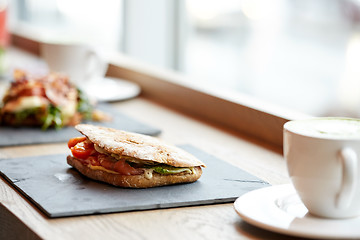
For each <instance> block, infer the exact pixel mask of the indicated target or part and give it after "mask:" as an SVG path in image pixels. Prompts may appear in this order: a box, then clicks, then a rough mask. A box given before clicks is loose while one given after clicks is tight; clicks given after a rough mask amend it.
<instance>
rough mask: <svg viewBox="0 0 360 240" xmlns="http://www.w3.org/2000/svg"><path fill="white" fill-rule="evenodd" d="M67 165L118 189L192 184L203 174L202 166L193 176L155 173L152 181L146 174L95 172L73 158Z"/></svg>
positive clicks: (69, 157)
mask: <svg viewBox="0 0 360 240" xmlns="http://www.w3.org/2000/svg"><path fill="white" fill-rule="evenodd" d="M67 163H68V164H69V165H71V166H72V167H74V168H75V169H77V170H78V171H79V172H80V173H82V174H83V175H85V176H87V177H89V178H91V179H94V180H98V181H102V182H106V183H109V184H112V185H114V186H118V187H125V188H150V187H158V186H165V185H172V184H177V183H190V182H195V181H196V180H198V179H199V178H200V176H201V174H202V169H201V167H200V166H197V167H194V171H193V173H192V174H189V173H179V174H169V175H162V174H158V173H155V172H154V173H153V176H152V178H151V179H147V178H145V175H144V174H141V175H120V174H114V173H109V172H106V171H102V170H93V169H91V168H89V167H88V166H86V165H83V164H82V163H81V162H80V161H79V160H77V159H76V158H74V157H73V156H68V157H67Z"/></svg>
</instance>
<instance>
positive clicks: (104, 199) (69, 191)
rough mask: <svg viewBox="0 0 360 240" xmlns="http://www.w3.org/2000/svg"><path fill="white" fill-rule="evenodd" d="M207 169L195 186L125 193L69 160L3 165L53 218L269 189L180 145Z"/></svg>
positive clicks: (211, 200) (216, 199)
mask: <svg viewBox="0 0 360 240" xmlns="http://www.w3.org/2000/svg"><path fill="white" fill-rule="evenodd" d="M181 147H182V148H183V149H185V150H186V151H188V152H190V153H192V154H194V155H195V156H197V157H198V158H199V159H201V160H202V161H203V162H204V163H205V164H206V165H207V168H205V169H204V171H203V175H202V176H201V178H200V179H199V180H198V181H197V182H194V183H189V184H179V185H173V186H164V187H157V188H148V189H125V188H118V187H113V186H111V185H108V184H105V183H101V182H96V181H93V180H90V179H88V178H86V177H83V176H82V175H80V174H79V173H78V172H77V171H76V170H74V169H73V168H71V167H69V166H68V165H67V163H66V155H64V154H61V155H48V156H38V157H27V158H15V159H4V160H0V171H1V174H2V176H4V177H5V178H6V179H7V180H8V181H9V182H10V183H11V184H12V185H13V186H14V187H16V188H17V189H18V190H19V191H20V192H21V193H22V194H24V195H25V197H27V198H28V199H30V200H31V201H32V202H33V203H34V204H35V205H36V206H37V207H39V208H40V209H41V210H42V211H43V212H44V213H45V214H46V215H47V216H49V217H54V218H55V217H65V216H77V215H88V214H98V213H111V212H125V211H135V210H147V209H159V208H171V207H181V206H195V205H204V204H215V203H227V202H234V200H235V199H236V198H237V197H239V196H240V195H242V194H243V193H246V192H248V191H251V190H254V189H258V188H262V187H265V186H268V185H269V184H268V183H266V182H264V181H262V180H260V179H258V178H256V177H254V176H252V175H251V174H249V173H247V172H244V171H243V170H241V169H239V168H237V167H234V166H232V165H230V164H228V163H226V162H224V161H222V160H220V159H217V158H215V157H214V156H212V155H209V154H207V153H205V152H203V151H201V150H199V149H197V148H195V147H193V146H191V145H185V146H181Z"/></svg>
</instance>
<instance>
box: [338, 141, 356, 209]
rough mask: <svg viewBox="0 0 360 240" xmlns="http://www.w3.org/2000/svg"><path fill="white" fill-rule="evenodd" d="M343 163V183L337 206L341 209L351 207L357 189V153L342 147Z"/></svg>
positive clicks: (341, 156) (340, 153)
mask: <svg viewBox="0 0 360 240" xmlns="http://www.w3.org/2000/svg"><path fill="white" fill-rule="evenodd" d="M339 159H340V161H341V165H342V183H341V187H340V191H339V192H338V193H337V195H336V199H335V206H336V207H337V208H339V209H346V208H348V207H349V205H350V203H351V201H352V199H353V197H354V194H355V190H356V183H357V178H358V176H357V154H356V153H355V151H354V150H353V149H351V148H348V147H346V148H342V149H341V150H340V151H339Z"/></svg>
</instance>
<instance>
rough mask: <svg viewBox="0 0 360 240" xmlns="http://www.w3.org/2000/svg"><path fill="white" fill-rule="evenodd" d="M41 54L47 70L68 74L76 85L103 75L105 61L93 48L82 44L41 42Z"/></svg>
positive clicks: (79, 85) (105, 67)
mask: <svg viewBox="0 0 360 240" xmlns="http://www.w3.org/2000/svg"><path fill="white" fill-rule="evenodd" d="M40 48H41V49H40V51H41V56H42V58H43V59H44V60H45V62H46V63H47V65H48V67H49V70H50V71H54V72H61V73H64V74H66V75H68V76H69V78H70V81H71V82H73V83H74V84H76V85H77V86H78V87H80V88H81V87H82V86H83V85H84V84H86V82H89V81H91V80H93V79H99V78H102V77H104V75H105V73H106V70H107V62H106V61H105V60H104V58H103V57H102V56H101V54H100V53H99V52H98V51H96V50H95V49H94V48H92V47H90V46H87V45H83V44H76V43H74V44H69V43H43V44H41V46H40Z"/></svg>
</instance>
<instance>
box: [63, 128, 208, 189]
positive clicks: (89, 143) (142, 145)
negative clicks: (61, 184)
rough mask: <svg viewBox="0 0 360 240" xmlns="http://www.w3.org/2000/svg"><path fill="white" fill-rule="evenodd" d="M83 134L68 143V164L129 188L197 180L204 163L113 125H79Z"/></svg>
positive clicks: (156, 140) (90, 174)
mask: <svg viewBox="0 0 360 240" xmlns="http://www.w3.org/2000/svg"><path fill="white" fill-rule="evenodd" d="M75 128H76V129H77V130H78V131H79V132H80V133H82V134H83V135H84V136H83V137H76V138H72V139H70V140H69V142H68V147H69V148H70V150H71V152H72V155H69V156H68V157H67V163H68V164H69V165H71V166H72V167H74V168H75V169H77V170H78V171H79V172H80V173H82V174H83V175H85V176H87V177H89V178H91V179H94V180H98V181H102V182H106V183H109V184H112V185H115V186H119V187H126V188H149V187H157V186H164V185H171V184H178V183H189V182H195V181H196V180H198V179H199V178H200V176H201V174H202V167H205V164H204V163H203V162H201V161H200V160H199V159H197V158H196V157H194V156H193V155H191V154H190V153H188V152H186V151H184V150H182V149H180V148H177V147H175V146H173V145H169V144H166V143H164V142H162V141H160V140H159V139H157V138H155V137H151V136H146V135H142V134H137V133H130V132H126V131H121V130H116V129H112V128H106V127H100V126H93V125H89V124H78V125H76V126H75Z"/></svg>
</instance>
